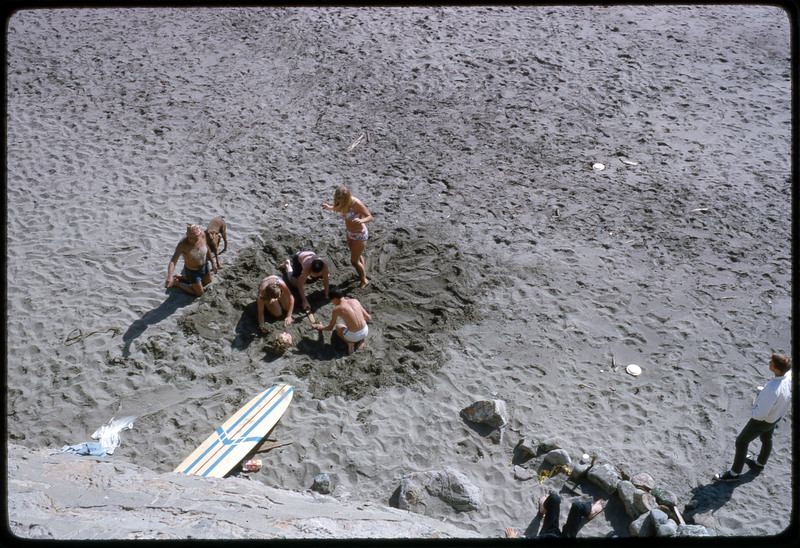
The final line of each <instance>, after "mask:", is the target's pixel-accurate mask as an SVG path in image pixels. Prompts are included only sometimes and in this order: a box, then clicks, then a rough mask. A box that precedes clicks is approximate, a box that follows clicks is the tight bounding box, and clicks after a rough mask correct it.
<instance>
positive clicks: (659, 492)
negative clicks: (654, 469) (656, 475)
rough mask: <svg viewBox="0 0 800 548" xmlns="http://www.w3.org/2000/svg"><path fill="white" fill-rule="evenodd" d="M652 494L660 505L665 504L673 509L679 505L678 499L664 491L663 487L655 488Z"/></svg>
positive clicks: (651, 491)
mask: <svg viewBox="0 0 800 548" xmlns="http://www.w3.org/2000/svg"><path fill="white" fill-rule="evenodd" d="M650 493H652V494H653V496H654V497H655V498H656V500H657V501H658V503H659V504H663V505H664V506H668V507H672V506H677V505H678V498H677V497H676V496H675V495H674V494H672V493H671V492H670V491H667V490H666V489H663V488H661V487H653V488H652V489H651V490H650Z"/></svg>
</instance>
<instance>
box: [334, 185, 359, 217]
mask: <svg viewBox="0 0 800 548" xmlns="http://www.w3.org/2000/svg"><path fill="white" fill-rule="evenodd" d="M355 201H356V199H355V198H353V195H352V194H350V189H349V188H347V187H346V186H344V185H342V186H340V187H338V188H337V189H336V191H335V192H334V193H333V210H334V211H335V212H337V213H344V212H346V211H347V210H348V209H350V206H351V205H353V202H355Z"/></svg>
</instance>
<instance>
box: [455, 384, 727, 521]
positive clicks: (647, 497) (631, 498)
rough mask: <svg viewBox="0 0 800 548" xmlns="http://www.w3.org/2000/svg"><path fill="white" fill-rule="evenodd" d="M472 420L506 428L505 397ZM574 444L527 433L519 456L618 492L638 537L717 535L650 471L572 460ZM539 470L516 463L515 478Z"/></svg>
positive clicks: (478, 405) (483, 404) (471, 414)
mask: <svg viewBox="0 0 800 548" xmlns="http://www.w3.org/2000/svg"><path fill="white" fill-rule="evenodd" d="M461 416H462V417H463V418H464V419H465V420H468V421H471V422H474V423H477V424H483V425H486V426H491V427H494V428H503V427H504V426H505V425H506V424H508V416H507V413H506V405H505V402H503V401H502V400H483V401H478V402H475V403H473V404H472V405H470V406H469V407H466V408H464V409H462V410H461ZM568 448H569V444H568V443H567V442H566V441H565V440H564V439H562V438H559V437H553V438H549V439H547V440H544V441H538V440H535V439H530V438H523V439H521V440H520V441H519V443H518V444H517V446H516V448H515V453H516V454H515V461H517V462H524V461H525V460H526V459H527V460H529V459H532V458H536V457H540V456H542V455H543V459H542V463H544V464H549V465H551V466H552V467H551V468H550V470H551V471H556V469H557V468H558V467H559V466H561V467H564V470H565V471H567V472H568V473H569V480H570V481H571V482H572V484H573V485H575V486H577V482H579V481H582V480H584V479H585V480H588V481H590V482H591V483H593V484H594V485H596V486H598V487H600V488H601V489H602V490H603V491H605V492H606V493H608V494H609V495H612V496H613V495H617V496H618V497H619V499H620V501H622V505H623V507H624V509H625V512H626V513H627V514H628V516H630V518H631V519H632V520H633V521H632V522H631V524H630V527H629V532H630V534H631V536H633V537H688V536H712V535H716V532H715V531H713V530H711V529H708V528H707V527H705V526H703V525H694V524H687V523H686V522H685V520H684V519H683V517H682V516H681V514H680V512H679V511H678V508H677V506H678V500H677V498H676V497H675V495H674V494H673V493H671V492H670V491H668V490H666V489H664V488H662V487H660V486H658V485H656V483H655V481H654V480H653V478H652V477H651V476H650V475H649V474H647V473H637V474H629V473H627V472H626V471H625V470H624V468H623V467H620V466H615V465H612V464H609V463H597V459H596V458H593V457H590V456H589V455H587V454H584V455H582V457H581V459H580V460H579V462H577V463H576V464H575V465H574V466H572V468H571V469H569V468H568V467H570V466H571V465H572V462H573V461H572V458H570V452H569V450H568ZM538 476H539V474H537V473H534V472H531V471H530V470H528V469H527V468H525V467H523V466H520V465H519V464H516V465H515V466H514V477H515V478H516V479H518V480H523V481H524V480H528V479H531V478H533V477H538Z"/></svg>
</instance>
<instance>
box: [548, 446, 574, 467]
mask: <svg viewBox="0 0 800 548" xmlns="http://www.w3.org/2000/svg"><path fill="white" fill-rule="evenodd" d="M544 462H547V463H549V464H553V465H556V466H558V465H559V464H560V465H563V466H569V465H570V464H571V463H572V459H570V458H569V454H568V453H567V452H566V451H564V450H563V449H553V450H552V451H550V452H548V453H547V454H546V455H545V456H544Z"/></svg>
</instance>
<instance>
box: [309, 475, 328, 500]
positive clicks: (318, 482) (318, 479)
mask: <svg viewBox="0 0 800 548" xmlns="http://www.w3.org/2000/svg"><path fill="white" fill-rule="evenodd" d="M311 489H313V490H314V491H316V492H318V493H322V494H323V495H329V494H330V492H331V478H330V477H329V476H328V474H325V473H323V474H319V475H317V476H315V477H314V485H312V486H311Z"/></svg>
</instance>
